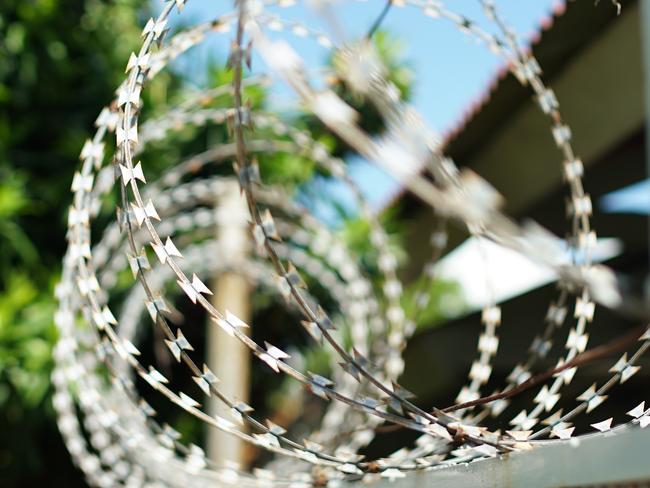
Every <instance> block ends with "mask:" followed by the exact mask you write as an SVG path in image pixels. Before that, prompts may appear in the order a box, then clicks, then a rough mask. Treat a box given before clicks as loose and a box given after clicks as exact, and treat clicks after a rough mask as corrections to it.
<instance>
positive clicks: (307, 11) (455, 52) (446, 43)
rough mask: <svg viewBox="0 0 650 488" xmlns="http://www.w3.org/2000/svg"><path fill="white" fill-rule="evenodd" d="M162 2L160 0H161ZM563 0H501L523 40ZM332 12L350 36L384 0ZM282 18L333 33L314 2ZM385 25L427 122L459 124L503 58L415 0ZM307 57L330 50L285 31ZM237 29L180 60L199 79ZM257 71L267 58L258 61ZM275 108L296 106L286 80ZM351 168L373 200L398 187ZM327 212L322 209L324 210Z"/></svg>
mask: <svg viewBox="0 0 650 488" xmlns="http://www.w3.org/2000/svg"><path fill="white" fill-rule="evenodd" d="M157 1H159V0H157ZM557 1H558V0H498V2H497V3H498V5H499V6H500V9H501V12H502V14H503V16H504V17H505V18H506V19H507V21H508V22H509V24H510V25H511V26H513V28H514V29H515V31H516V32H517V33H518V34H519V35H520V37H521V38H522V39H523V40H528V39H529V38H530V36H531V35H532V33H534V32H536V31H538V30H539V28H540V27H539V26H540V22H541V21H542V19H544V18H545V17H548V16H549V15H550V12H551V9H552V6H553V5H554V4H556V3H557ZM446 4H447V5H449V6H452V7H453V8H454V10H455V11H456V12H458V13H462V14H464V15H465V16H467V17H469V18H471V19H472V20H474V21H476V22H478V23H479V24H481V25H482V26H484V27H485V28H486V29H488V30H493V28H492V27H491V26H490V24H489V22H487V20H486V19H485V16H484V14H483V11H482V9H481V7H480V5H479V1H478V0H450V1H448V2H446ZM333 5H335V7H333V12H334V13H335V14H336V17H337V19H338V22H339V23H340V25H341V26H342V28H343V31H344V33H345V35H346V37H347V38H349V39H353V38H355V37H358V36H361V35H363V34H364V33H365V32H366V31H367V29H368V27H369V26H370V25H371V24H372V22H373V21H374V19H375V18H376V16H377V15H378V14H379V12H380V11H381V9H382V8H383V5H384V2H383V0H381V1H380V0H368V1H365V2H357V1H340V2H338V3H334V4H333ZM230 8H231V3H230V2H222V3H220V4H219V6H218V7H215V3H214V2H212V1H208V0H189V2H188V4H187V6H186V8H185V11H184V12H183V16H181V18H182V19H184V22H185V23H195V22H198V21H202V20H208V19H211V18H214V17H215V16H217V15H218V14H220V13H224V12H227V11H229V10H230ZM272 11H273V12H275V13H277V14H278V15H279V16H280V17H281V18H282V19H283V20H290V21H296V22H302V23H305V24H307V25H309V26H310V27H312V28H315V29H318V30H321V31H324V32H329V30H328V26H327V25H326V24H324V22H323V21H322V18H321V17H320V16H319V15H317V14H315V12H314V11H313V10H312V9H311V8H310V7H309V2H298V4H297V5H294V6H291V7H289V8H284V9H278V8H275V9H272ZM382 28H384V29H386V30H388V31H389V32H391V33H392V34H394V35H395V36H396V37H397V38H398V39H399V41H400V42H401V43H402V45H403V46H404V51H403V53H404V59H405V61H406V62H407V63H408V65H409V66H410V67H411V69H412V71H413V74H414V84H413V88H414V90H413V97H412V99H411V103H412V104H413V105H415V107H417V109H418V110H419V111H420V113H421V114H422V115H423V117H424V118H425V120H426V121H427V122H428V123H429V125H430V126H431V127H433V128H435V129H436V130H438V131H439V132H441V133H443V134H444V133H445V132H447V131H449V130H451V129H452V128H453V127H455V126H456V125H457V124H458V123H459V121H460V120H461V119H462V117H463V113H464V111H465V110H467V109H468V107H469V106H470V105H471V103H472V102H473V101H475V100H477V99H478V98H479V97H480V95H481V94H482V93H483V92H484V91H485V90H486V87H487V86H488V84H489V82H490V81H491V80H492V79H493V77H494V76H495V74H496V73H497V71H498V69H499V68H500V67H501V66H502V65H503V60H501V59H498V58H497V57H496V56H495V55H493V54H492V53H490V52H489V51H487V49H486V48H485V47H484V46H482V45H479V44H478V43H477V42H476V41H475V40H473V39H472V38H471V37H470V36H468V35H466V34H462V33H460V32H458V31H457V29H455V28H454V27H453V25H452V24H451V23H450V22H449V21H447V20H444V19H432V18H430V17H426V16H424V15H422V14H421V12H420V11H419V10H416V9H414V8H413V7H402V8H400V7H393V8H392V9H391V11H390V13H389V14H388V16H387V17H386V19H385V21H384V24H383V26H382ZM274 35H275V36H279V37H286V38H287V40H288V41H290V42H291V43H292V45H294V47H295V48H296V49H297V51H298V52H299V53H300V54H301V55H302V56H303V58H304V59H305V60H306V62H307V65H308V67H309V68H314V69H316V68H318V67H321V66H322V65H323V62H324V60H325V59H326V56H327V50H326V49H325V48H323V47H321V46H319V45H318V44H317V43H316V42H312V41H309V40H300V42H295V41H296V38H295V37H293V36H291V35H288V36H285V35H284V34H274ZM231 37H232V36H231V35H226V36H215V38H214V40H212V41H210V42H208V43H206V44H205V45H204V46H203V47H202V48H201V49H199V50H195V52H194V53H192V54H191V55H190V56H188V57H186V59H185V61H183V62H182V63H181V64H180V65H179V66H181V67H182V69H183V70H185V71H187V72H188V74H189V75H190V78H191V77H192V76H197V77H199V78H200V74H201V67H202V66H204V62H205V61H206V60H207V58H212V59H214V60H223V59H225V57H226V55H227V52H228V43H229V40H230V38H231ZM253 65H254V66H253V70H254V71H255V67H256V66H259V67H260V68H261V69H262V70H264V66H263V62H262V61H261V60H259V59H255V58H254V60H253ZM272 90H273V91H272V95H273V96H272V97H271V99H272V100H273V104H274V107H273V108H274V109H278V110H283V109H285V108H289V107H295V98H294V97H293V95H292V93H291V92H290V91H289V90H287V89H286V88H285V87H282V86H281V84H277V85H276V86H275V88H273V89H272ZM353 162H354V164H353V165H352V168H351V171H352V174H353V176H354V178H355V180H356V181H357V182H358V183H359V185H360V186H361V188H362V190H363V191H364V193H365V194H366V196H367V197H368V198H369V200H370V201H371V203H372V204H373V205H374V206H375V207H377V206H380V205H381V203H382V202H384V201H385V200H386V198H387V197H388V196H389V195H391V194H392V193H393V192H394V191H396V189H397V185H396V184H395V183H394V182H393V181H392V179H391V178H390V177H389V176H388V175H386V174H384V173H383V172H382V171H381V170H379V169H378V168H376V167H375V166H373V165H371V164H369V163H367V162H365V161H362V160H359V159H355V160H354V161H353ZM330 190H331V192H332V193H333V194H335V195H336V197H337V198H339V199H340V200H342V201H344V202H349V196H348V195H346V194H345V192H344V191H343V190H342V189H341V188H340V187H337V186H336V185H334V186H330ZM322 211H323V212H324V211H325V210H324V209H323V210H322Z"/></svg>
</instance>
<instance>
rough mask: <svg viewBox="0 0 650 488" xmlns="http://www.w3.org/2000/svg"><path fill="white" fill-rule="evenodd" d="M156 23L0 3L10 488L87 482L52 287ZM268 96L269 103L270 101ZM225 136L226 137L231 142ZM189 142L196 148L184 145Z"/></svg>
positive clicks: (171, 87)
mask: <svg viewBox="0 0 650 488" xmlns="http://www.w3.org/2000/svg"><path fill="white" fill-rule="evenodd" d="M146 18H148V15H147V12H146V8H144V7H143V6H142V2H139V1H137V0H113V1H108V2H105V1H100V0H30V1H25V0H3V1H2V3H1V5H0V432H1V433H2V434H1V435H0V485H1V486H7V487H19V486H25V487H28V486H30V487H31V486H68V487H69V486H83V480H82V477H81V475H80V473H79V472H78V471H76V469H75V468H74V467H73V466H72V463H71V461H70V460H69V456H68V453H67V451H66V450H65V447H64V445H63V443H62V441H61V438H60V436H59V434H58V432H57V429H56V424H55V419H54V413H53V410H52V407H51V405H50V394H51V384H50V373H51V369H52V359H51V351H52V347H53V343H54V341H55V340H56V333H55V328H54V325H53V321H52V315H53V313H54V310H55V307H56V303H55V299H54V297H53V288H54V285H55V283H56V281H57V277H58V274H59V272H60V269H61V268H60V262H61V258H62V255H63V252H64V250H65V218H66V212H67V208H68V205H69V202H70V194H69V187H70V182H71V180H72V175H73V172H74V171H75V169H76V167H77V165H78V161H79V160H78V154H79V151H80V148H81V146H82V145H83V142H84V140H85V139H86V138H87V137H88V135H89V134H90V133H91V130H92V127H93V122H94V119H95V118H96V116H97V114H98V113H99V111H100V110H101V108H102V106H104V105H106V104H107V103H108V102H110V100H111V99H112V96H113V92H114V90H115V88H116V87H117V86H118V84H119V82H120V81H121V79H122V77H123V73H124V71H123V70H124V66H125V62H126V60H127V59H128V55H129V53H130V52H131V51H132V50H133V49H135V47H136V46H137V45H138V43H139V40H140V32H141V26H142V25H143V24H144V21H145V20H146ZM116 35H118V36H119V39H120V41H119V42H115V38H116ZM377 42H378V44H379V47H380V52H381V53H382V56H383V57H384V58H385V59H386V60H387V61H388V64H389V66H390V67H391V73H393V79H394V81H396V82H397V84H398V86H400V88H401V89H402V91H403V92H404V93H405V94H408V92H409V77H408V71H407V70H406V68H405V65H404V63H401V62H398V60H399V52H396V50H395V49H394V47H392V46H394V43H390V42H388V41H387V38H386V34H385V33H380V34H379V35H378V37H377ZM389 47H390V48H389ZM206 70H208V76H207V78H208V79H209V80H212V81H213V82H214V83H216V82H219V81H221V82H223V81H224V79H225V78H224V77H226V76H227V74H225V73H224V72H223V71H222V70H221V69H220V68H219V67H218V66H217V65H216V64H215V65H213V66H208V67H206ZM182 86H183V80H182V77H181V76H180V75H179V74H175V73H173V72H171V73H166V74H164V75H162V76H159V77H158V78H157V79H156V81H155V83H154V84H152V85H150V87H149V89H148V90H147V93H146V99H145V103H146V105H145V106H146V107H147V110H148V111H151V112H157V111H160V110H162V108H164V107H165V106H166V105H167V104H168V103H171V102H172V101H173V100H174V97H175V96H176V94H177V93H178V92H179V91H180V90H179V89H180V88H181V87H182ZM258 95H260V96H259V97H258V98H259V100H260V101H259V103H263V94H258ZM358 108H359V109H361V110H370V108H369V107H364V106H359V107H358ZM370 119H371V120H372V117H370ZM365 120H367V118H366V119H365ZM300 123H302V124H303V125H304V126H305V127H309V128H310V129H312V130H313V131H314V132H315V137H316V138H317V139H320V140H322V141H324V142H326V143H327V144H328V145H329V146H330V147H331V148H333V150H334V152H335V153H337V154H339V155H342V154H343V153H345V151H346V148H345V147H344V146H343V145H342V144H340V143H339V142H338V141H336V140H335V139H333V138H332V136H331V135H330V134H327V133H325V132H323V129H322V128H321V129H319V128H318V126H317V124H315V123H314V121H311V120H302V121H300ZM372 129H373V130H380V129H381V128H380V127H379V126H377V127H374V128H372ZM206 130H210V128H208V129H206ZM212 130H214V128H213V129H212ZM220 130H221V131H222V133H221V134H220V135H219V138H222V137H226V135H225V132H223V129H220ZM319 131H320V132H319ZM194 135H196V134H194ZM183 139H184V140H185V142H186V143H183V144H181V142H182V140H183ZM213 139H214V134H211V140H213ZM187 140H188V138H187V135H185V136H182V137H181V141H176V144H174V145H167V146H165V145H163V146H154V148H153V151H155V153H156V154H158V155H160V156H161V157H160V158H158V160H157V161H158V162H157V163H156V164H157V165H158V169H160V168H162V167H163V166H164V165H165V164H167V163H169V162H171V161H173V160H174V159H176V158H178V157H179V156H180V154H181V153H186V152H187V151H188V150H189V148H190V146H191V143H187ZM202 140H205V138H204V139H202ZM162 156H164V157H162ZM262 163H263V165H262V171H263V173H265V175H264V176H265V177H266V178H268V179H269V180H270V181H273V180H282V181H285V182H286V181H287V180H289V181H290V182H291V183H292V184H293V186H294V188H295V189H296V191H298V192H300V193H301V195H302V196H303V197H306V198H309V197H310V196H313V195H314V194H315V193H318V192H319V189H320V188H322V183H323V180H324V179H326V178H327V175H314V168H313V165H309V164H307V163H306V162H305V161H303V160H300V159H299V158H298V157H297V156H296V157H294V158H293V159H292V158H288V157H287V156H286V155H284V156H282V157H280V156H278V157H277V158H274V159H273V160H272V161H267V162H262ZM154 171H155V168H154ZM314 177H316V178H315V180H314ZM307 181H309V182H310V183H309V184H307V183H306V182H307ZM338 211H339V213H340V217H341V223H342V224H341V232H343V233H344V235H345V237H346V239H347V240H348V242H349V243H350V245H351V246H353V247H354V248H356V249H357V250H358V251H360V252H363V251H364V250H365V249H366V247H367V241H368V239H367V235H368V227H367V225H366V224H365V223H364V222H362V221H361V220H359V219H357V218H356V216H355V214H354V212H350V210H349V209H345V208H343V207H339V208H338ZM386 218H387V219H388V220H390V215H388V214H387V215H386ZM388 227H389V229H390V230H392V231H393V235H394V236H395V243H394V244H395V246H396V247H398V245H399V239H398V237H397V236H398V235H399V229H400V225H399V223H398V222H390V223H389V224H388ZM371 263H372V259H369V260H368V262H367V263H366V264H368V269H367V271H368V272H369V273H373V271H374V270H373V269H372V267H371ZM436 286H437V287H438V288H440V291H443V290H444V291H449V289H453V286H452V285H449V284H442V285H441V284H438V285H436ZM434 303H435V302H434ZM436 318H437V312H436V310H435V307H434V308H431V309H430V310H429V311H428V312H427V314H425V315H424V316H423V319H424V320H425V321H426V322H427V323H430V322H431V321H432V320H435V319H436ZM317 356H318V354H315V356H314V357H316V358H317ZM315 360H316V359H315ZM256 396H257V394H256ZM178 427H179V428H180V429H181V430H184V431H186V432H188V431H192V430H193V427H192V426H185V427H183V425H179V426H178ZM194 430H196V429H194Z"/></svg>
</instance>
